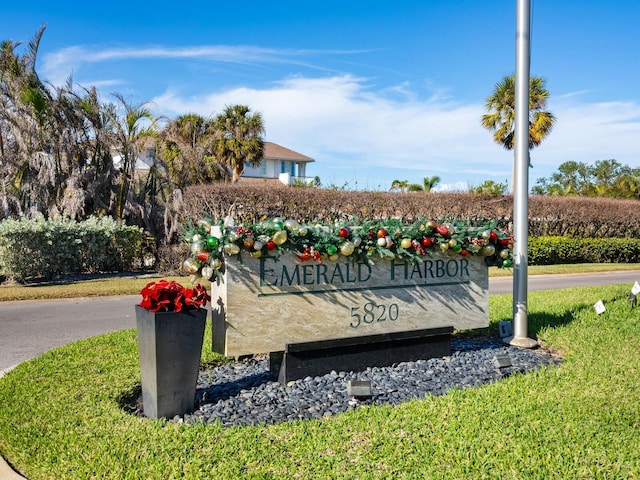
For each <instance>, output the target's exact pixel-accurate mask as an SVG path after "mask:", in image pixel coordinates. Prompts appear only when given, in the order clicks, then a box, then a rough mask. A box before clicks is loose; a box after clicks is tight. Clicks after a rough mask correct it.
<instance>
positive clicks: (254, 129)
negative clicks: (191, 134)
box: [212, 105, 265, 182]
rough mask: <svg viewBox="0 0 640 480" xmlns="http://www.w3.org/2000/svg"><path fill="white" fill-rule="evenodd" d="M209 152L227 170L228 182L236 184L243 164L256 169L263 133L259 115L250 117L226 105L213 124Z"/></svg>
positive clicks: (238, 107) (240, 108) (239, 107)
mask: <svg viewBox="0 0 640 480" xmlns="http://www.w3.org/2000/svg"><path fill="white" fill-rule="evenodd" d="M212 126H213V130H214V131H213V134H214V136H215V140H214V146H213V152H214V154H215V156H216V159H217V160H218V161H220V162H222V163H223V164H225V165H226V166H227V167H228V168H229V169H230V170H231V175H232V177H231V181H232V182H237V181H238V180H239V179H240V176H241V175H242V173H243V172H244V167H245V165H246V164H249V165H251V166H252V167H257V166H258V165H260V161H261V160H262V157H263V156H264V141H263V140H262V135H263V134H264V132H265V129H264V123H263V121H262V115H261V114H260V113H257V112H256V113H253V114H252V113H251V112H250V109H249V107H247V106H246V105H230V106H227V107H226V108H225V109H224V112H222V113H221V114H219V115H218V116H217V117H216V118H215V120H214V121H213V124H212Z"/></svg>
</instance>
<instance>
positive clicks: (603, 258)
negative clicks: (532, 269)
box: [528, 237, 640, 265]
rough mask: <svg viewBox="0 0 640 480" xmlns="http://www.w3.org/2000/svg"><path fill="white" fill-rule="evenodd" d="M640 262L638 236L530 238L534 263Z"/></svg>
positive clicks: (639, 240) (529, 261)
mask: <svg viewBox="0 0 640 480" xmlns="http://www.w3.org/2000/svg"><path fill="white" fill-rule="evenodd" d="M639 262H640V239H636V238H574V237H531V238H529V248H528V263H529V264H530V265H559V264H571V263H639Z"/></svg>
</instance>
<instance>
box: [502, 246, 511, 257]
mask: <svg viewBox="0 0 640 480" xmlns="http://www.w3.org/2000/svg"><path fill="white" fill-rule="evenodd" d="M508 257H509V250H508V249H506V248H505V249H503V250H500V258H508Z"/></svg>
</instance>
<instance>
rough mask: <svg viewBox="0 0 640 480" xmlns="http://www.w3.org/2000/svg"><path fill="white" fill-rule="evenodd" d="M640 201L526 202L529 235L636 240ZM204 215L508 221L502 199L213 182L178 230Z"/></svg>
mask: <svg viewBox="0 0 640 480" xmlns="http://www.w3.org/2000/svg"><path fill="white" fill-rule="evenodd" d="M639 206H640V202H638V200H622V199H614V198H593V197H557V196H549V195H533V196H531V197H530V198H529V235H530V236H532V237H539V236H572V237H592V238H637V237H640V208H638V207H639ZM203 213H205V214H207V215H209V216H212V217H214V218H220V217H224V216H226V215H232V216H234V217H236V218H237V219H238V221H239V222H241V223H245V224H247V223H255V222H258V221H260V219H261V218H262V217H277V216H282V217H290V218H294V219H296V220H298V221H305V222H314V221H318V222H332V221H334V220H344V219H349V218H351V217H358V218H361V219H378V218H390V217H396V218H402V219H403V220H406V221H409V222H411V221H413V220H415V219H417V218H420V217H431V218H447V217H449V218H464V219H470V220H482V219H495V220H498V222H499V224H498V226H499V227H504V228H508V227H509V226H510V224H511V223H512V221H513V198H512V197H511V196H509V195H474V194H470V193H439V192H406V193H401V192H379V191H342V190H330V189H329V190H328V189H320V188H291V187H287V186H285V185H281V184H278V183H267V182H262V183H259V184H253V183H250V182H243V181H240V182H239V183H237V184H229V183H215V184H211V185H199V186H194V187H189V188H188V189H186V190H185V192H184V197H183V203H182V207H181V210H180V212H179V220H180V222H181V223H183V224H184V223H187V222H188V221H189V220H194V221H195V220H197V219H198V218H199V216H200V215H202V214H203Z"/></svg>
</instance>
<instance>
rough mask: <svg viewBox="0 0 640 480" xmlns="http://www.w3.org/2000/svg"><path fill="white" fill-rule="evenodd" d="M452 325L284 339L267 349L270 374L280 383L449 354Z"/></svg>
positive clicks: (284, 383)
mask: <svg viewBox="0 0 640 480" xmlns="http://www.w3.org/2000/svg"><path fill="white" fill-rule="evenodd" d="M452 332H453V327H439V328H430V329H424V330H412V331H406V332H389V333H381V334H375V335H365V336H360V337H350V338H338V339H333V340H319V341H311V342H301V343H287V344H286V345H285V350H284V351H279V352H271V354H270V362H271V366H270V369H271V375H272V377H273V378H277V379H278V381H279V382H280V384H282V385H286V384H287V383H288V382H290V381H292V380H298V379H300V378H305V377H315V376H320V375H325V374H327V373H330V372H331V371H332V370H335V371H347V372H348V371H362V370H365V369H366V368H367V367H386V366H390V365H392V364H394V363H399V362H411V361H416V360H426V359H429V358H434V357H443V356H446V355H450V354H451V333H452Z"/></svg>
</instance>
